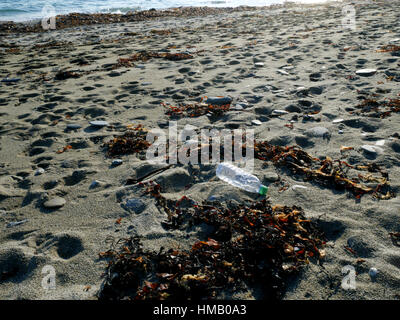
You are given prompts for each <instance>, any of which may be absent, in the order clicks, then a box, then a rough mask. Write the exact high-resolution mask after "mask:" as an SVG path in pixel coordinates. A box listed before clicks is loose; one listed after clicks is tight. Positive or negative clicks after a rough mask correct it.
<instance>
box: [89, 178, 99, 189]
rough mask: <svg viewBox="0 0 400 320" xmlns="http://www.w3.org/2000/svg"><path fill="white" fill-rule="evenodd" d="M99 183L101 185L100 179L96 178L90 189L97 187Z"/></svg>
mask: <svg viewBox="0 0 400 320" xmlns="http://www.w3.org/2000/svg"><path fill="white" fill-rule="evenodd" d="M99 185H100V181H98V180H94V181H93V182H92V183H91V184H90V186H89V189H94V188H97V187H98V186H99Z"/></svg>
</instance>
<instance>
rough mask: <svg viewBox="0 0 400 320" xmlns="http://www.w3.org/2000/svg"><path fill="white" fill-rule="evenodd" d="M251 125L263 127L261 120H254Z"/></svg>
mask: <svg viewBox="0 0 400 320" xmlns="http://www.w3.org/2000/svg"><path fill="white" fill-rule="evenodd" d="M251 123H252V124H255V125H256V126H260V125H262V122H261V121H260V120H252V121H251Z"/></svg>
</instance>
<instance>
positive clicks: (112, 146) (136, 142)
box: [103, 125, 150, 157]
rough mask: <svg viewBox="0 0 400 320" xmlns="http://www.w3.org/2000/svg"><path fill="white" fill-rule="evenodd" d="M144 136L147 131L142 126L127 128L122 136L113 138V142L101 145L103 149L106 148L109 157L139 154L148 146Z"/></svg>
mask: <svg viewBox="0 0 400 320" xmlns="http://www.w3.org/2000/svg"><path fill="white" fill-rule="evenodd" d="M146 136H147V130H146V129H145V128H143V126H142V125H138V126H136V127H134V128H132V127H128V130H127V131H126V132H125V133H124V134H123V135H122V136H119V137H115V138H114V139H113V140H110V141H109V142H107V143H105V144H103V147H106V148H107V155H108V156H109V157H115V156H119V155H125V154H133V153H139V152H141V151H144V150H146V149H147V148H148V147H149V146H150V143H149V142H148V141H147V140H146Z"/></svg>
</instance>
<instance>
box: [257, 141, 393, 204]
mask: <svg viewBox="0 0 400 320" xmlns="http://www.w3.org/2000/svg"><path fill="white" fill-rule="evenodd" d="M254 153H255V157H256V158H257V159H260V160H263V161H271V160H272V161H273V162H274V164H275V165H277V166H281V167H286V168H288V169H289V170H291V171H292V172H293V173H294V174H301V175H303V176H304V177H305V179H306V180H309V181H313V182H316V183H318V184H321V185H324V186H330V185H333V186H334V187H335V188H336V189H347V190H350V191H352V192H353V194H354V195H355V197H356V198H357V199H359V198H361V196H363V195H364V194H366V193H372V194H373V196H374V197H375V198H377V199H382V200H385V199H391V198H393V197H394V196H395V194H394V192H392V191H391V188H390V185H389V181H388V180H389V175H388V173H387V172H386V171H384V170H382V169H381V168H380V167H379V166H378V165H377V164H375V163H370V164H368V165H357V166H353V165H350V164H348V163H347V162H345V161H342V160H339V159H337V160H332V159H331V158H329V157H326V159H325V160H321V159H318V158H314V157H312V156H310V155H309V154H308V153H307V152H305V151H304V150H302V149H301V148H299V147H297V146H291V147H281V146H275V145H271V144H270V143H269V142H267V141H263V142H256V143H255V145H254ZM345 168H348V169H354V170H356V171H364V172H367V174H365V175H362V174H361V173H359V174H358V175H357V178H349V177H348V174H347V173H346V171H345ZM376 172H378V173H380V174H381V177H374V176H372V174H371V173H376ZM361 181H364V182H375V183H377V186H376V187H375V188H371V187H368V186H366V185H364V184H362V183H361Z"/></svg>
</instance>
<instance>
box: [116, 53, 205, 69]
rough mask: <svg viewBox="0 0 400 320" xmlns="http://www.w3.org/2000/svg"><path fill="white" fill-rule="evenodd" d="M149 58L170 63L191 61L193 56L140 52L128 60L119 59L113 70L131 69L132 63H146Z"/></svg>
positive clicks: (187, 54)
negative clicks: (160, 59)
mask: <svg viewBox="0 0 400 320" xmlns="http://www.w3.org/2000/svg"><path fill="white" fill-rule="evenodd" d="M197 53H198V52H195V53H194V54H197ZM151 58H162V59H166V60H170V61H180V60H186V59H193V58H194V56H193V55H192V54H189V53H182V52H176V53H170V52H152V51H140V52H138V53H135V54H134V55H132V56H131V57H129V58H119V59H118V61H117V63H116V64H115V65H114V67H113V69H118V68H121V67H133V62H136V61H143V62H145V61H148V60H150V59H151Z"/></svg>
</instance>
